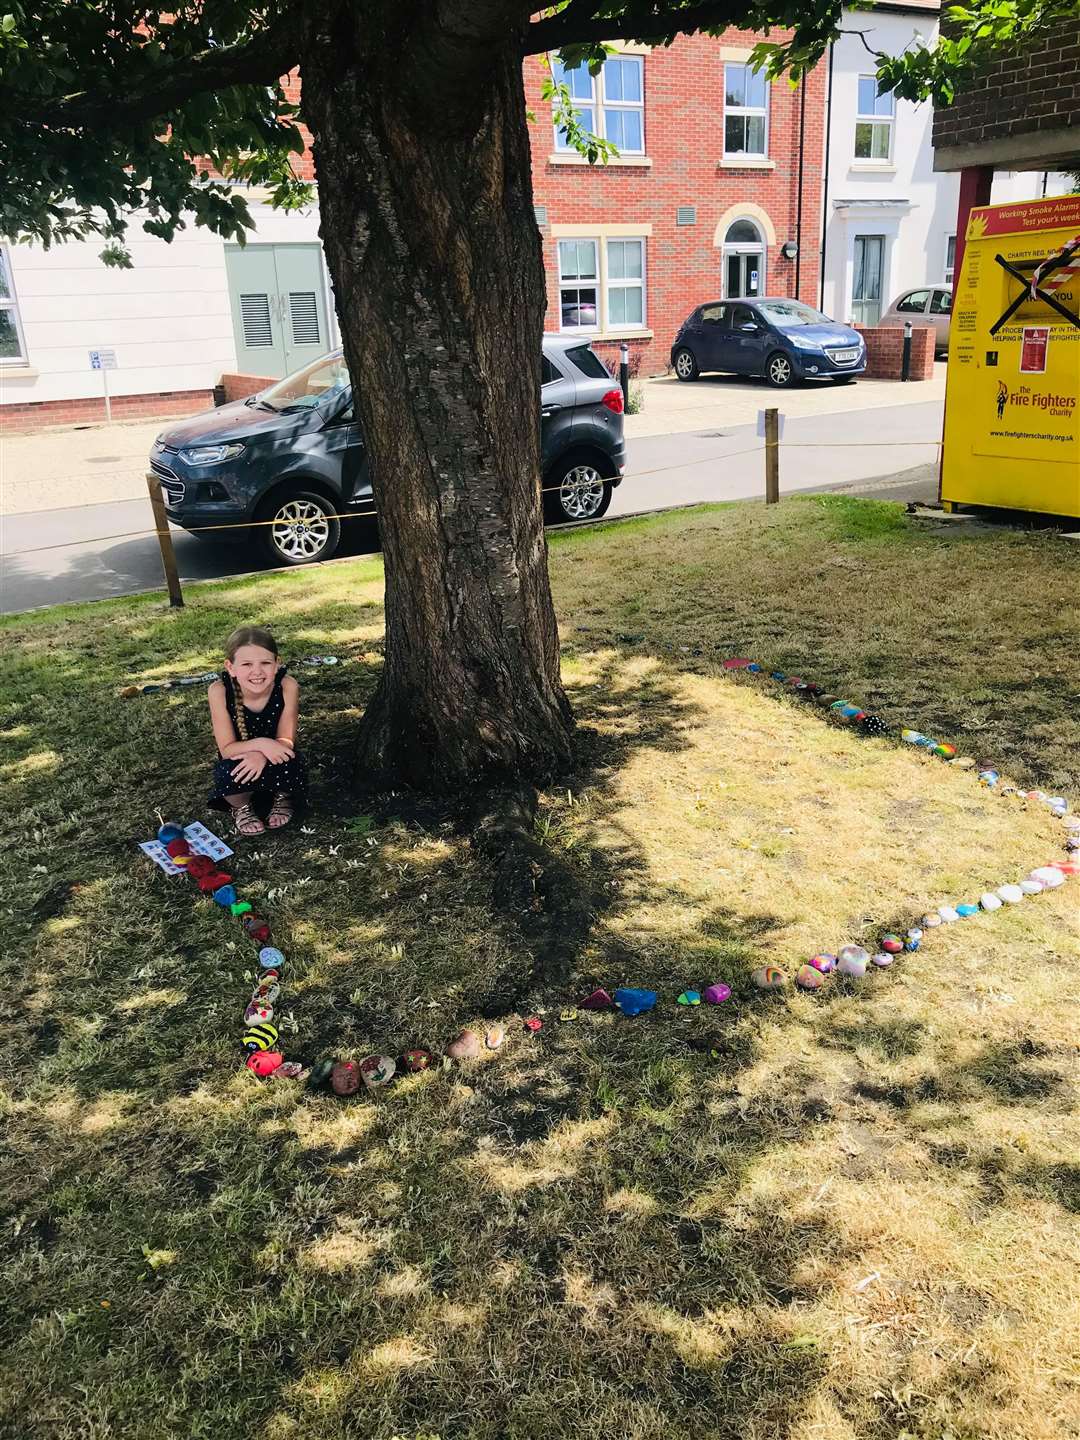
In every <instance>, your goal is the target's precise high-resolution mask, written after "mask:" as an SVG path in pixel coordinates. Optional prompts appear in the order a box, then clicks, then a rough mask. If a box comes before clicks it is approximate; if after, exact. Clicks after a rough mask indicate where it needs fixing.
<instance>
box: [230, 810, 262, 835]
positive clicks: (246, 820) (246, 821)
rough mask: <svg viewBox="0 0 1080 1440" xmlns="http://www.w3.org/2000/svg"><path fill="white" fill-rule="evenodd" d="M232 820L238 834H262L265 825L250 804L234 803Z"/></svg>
mask: <svg viewBox="0 0 1080 1440" xmlns="http://www.w3.org/2000/svg"><path fill="white" fill-rule="evenodd" d="M233 822H234V824H235V825H236V833H237V834H238V835H262V834H264V833H265V831H266V826H265V825H264V824H263V822H262V821H261V820H260V819H259V817H258V815H256V814H255V811H254V810H253V809H252V807H251V806H250V805H234V806H233Z"/></svg>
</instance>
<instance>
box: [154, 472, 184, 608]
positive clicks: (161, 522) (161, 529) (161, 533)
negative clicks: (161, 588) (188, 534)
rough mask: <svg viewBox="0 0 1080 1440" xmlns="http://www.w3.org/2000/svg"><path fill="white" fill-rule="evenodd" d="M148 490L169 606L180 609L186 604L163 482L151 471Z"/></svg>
mask: <svg viewBox="0 0 1080 1440" xmlns="http://www.w3.org/2000/svg"><path fill="white" fill-rule="evenodd" d="M146 488H147V489H148V490H149V491H150V508H151V510H153V512H154V529H155V530H156V531H157V539H158V548H159V549H160V550H161V568H162V569H163V570H164V571H165V584H166V585H167V586H168V587H169V604H170V605H171V606H173V608H174V609H175V608H178V607H180V606H181V605H183V603H184V596H183V594H182V592H181V590H180V575H179V573H178V571H177V569H176V552H175V550H174V549H173V543H172V531H171V530H170V529H169V517H168V516H167V515H166V514H165V501H164V500H163V499H162V498H161V481H160V480H159V479H158V477H157V476H156V475H155V474H154V472H153V471H152V470H151V471H150V473H149V474H148V475H147V477H146Z"/></svg>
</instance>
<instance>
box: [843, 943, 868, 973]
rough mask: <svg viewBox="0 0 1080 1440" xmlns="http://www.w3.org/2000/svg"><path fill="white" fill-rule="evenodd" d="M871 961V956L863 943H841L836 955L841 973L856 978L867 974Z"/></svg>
mask: <svg viewBox="0 0 1080 1440" xmlns="http://www.w3.org/2000/svg"><path fill="white" fill-rule="evenodd" d="M869 963H870V956H869V954H868V953H867V952H866V951H865V950H864V949H863V947H862V946H861V945H841V947H840V950H839V953H838V954H837V956H836V968H837V970H838V971H839V972H840V974H841V975H850V976H853V977H855V978H856V979H858V978H859V977H861V976H863V975H865V974H866V967H867V965H868V964H869Z"/></svg>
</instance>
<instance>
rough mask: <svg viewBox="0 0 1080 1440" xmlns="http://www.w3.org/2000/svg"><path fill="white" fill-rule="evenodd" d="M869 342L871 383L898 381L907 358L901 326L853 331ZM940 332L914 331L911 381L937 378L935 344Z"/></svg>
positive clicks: (919, 328)
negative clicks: (873, 381)
mask: <svg viewBox="0 0 1080 1440" xmlns="http://www.w3.org/2000/svg"><path fill="white" fill-rule="evenodd" d="M854 328H855V329H856V330H858V332H859V334H860V335H861V336H862V337H863V339H864V340H865V341H866V375H867V378H868V379H870V380H899V379H900V368H901V365H902V363H903V357H904V332H903V329H902V328H900V327H898V326H892V325H882V326H880V327H879V328H875V329H864V327H863V326H862V325H856V326H855V327H854ZM936 334H937V332H936V331H935V330H934V329H933V328H932V327H931V326H929V325H917V326H914V327H913V328H912V331H911V368H910V371H909V374H908V379H909V380H932V379H933V378H934V340H935V337H936Z"/></svg>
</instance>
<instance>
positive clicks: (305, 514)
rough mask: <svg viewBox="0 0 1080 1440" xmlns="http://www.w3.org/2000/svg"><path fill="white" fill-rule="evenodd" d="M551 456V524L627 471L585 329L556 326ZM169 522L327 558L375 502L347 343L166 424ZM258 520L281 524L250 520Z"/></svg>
mask: <svg viewBox="0 0 1080 1440" xmlns="http://www.w3.org/2000/svg"><path fill="white" fill-rule="evenodd" d="M542 367H543V368H542V389H541V392H540V402H541V427H540V443H541V463H542V466H543V477H544V480H543V483H544V491H545V493H544V504H545V511H546V514H547V518H548V519H549V520H551V521H572V520H595V519H596V518H597V517H598V516H600V515H603V514H604V512H605V511H606V510H607V508H608V506H609V505H610V503H611V492H612V487H613V486H615V485H618V484H619V482H620V480H621V479H622V472H623V469H624V466H625V456H626V452H625V448H624V444H623V397H622V391H621V390H620V389H619V387H618V385H616V383H615V382H614V380H613V379H612V377H611V375H610V374H609V372H608V370H607V369H606V367H605V366H604V363H603V361H602V360H601V359H600V358H599V356H597V355H596V354H594V352H593V351H592V350H590V348H589V346H588V343H587V342H582V341H581V340H580V339H578V338H571V337H563V336H558V335H546V336H545V337H544V351H543V361H542ZM150 467H151V470H152V471H153V473H154V474H155V475H156V476H157V477H158V479H159V480H160V481H161V486H162V490H163V491H164V492H165V508H166V510H167V512H168V515H169V519H170V520H172V521H173V522H174V523H175V524H177V525H182V526H184V527H185V528H187V529H192V530H197V528H198V527H199V526H203V525H226V526H229V527H230V528H229V529H227V530H211V531H209V532H207V534H208V538H211V539H217V540H220V539H222V538H229V537H231V538H234V539H239V538H242V539H247V538H249V537H250V538H252V539H254V540H255V541H257V542H258V543H260V544H261V545H263V546H264V547H265V549H266V550H267V551H268V552H269V555H270V557H271V558H272V559H273V561H274V562H275V563H276V564H278V565H306V564H308V563H310V562H311V561H313V560H327V559H329V557H330V556H331V555H333V554H334V552H335V550H336V549H337V548H338V543H339V541H340V539H341V522H340V520H337V519H335V518H334V517H335V516H336V515H338V514H348V512H349V511H350V510H357V511H361V512H369V513H370V511H371V509H372V493H371V483H370V480H369V477H368V463H367V455H366V452H365V449H364V438H363V436H362V434H361V433H360V427H359V425H358V424H357V422H356V420H355V418H354V415H353V403H352V386H351V384H350V382H349V373H348V370H347V369H346V366H345V361H344V359H343V358H342V354H341V352H340V350H339V351H336V352H334V353H333V354H331V355H326V356H323V358H322V359H320V360H316V361H315V362H314V363H312V364H310V365H307V366H305V368H304V369H303V370H298V371H297V372H296V373H295V374H294V375H289V376H287V377H286V378H285V379H284V380H279V381H277V382H276V383H275V384H273V385H270V386H269V387H268V388H267V389H266V390H263V391H261V392H260V393H259V394H258V395H252V396H251V397H250V398H249V399H247V400H240V401H237V402H235V403H234V404H232V405H225V406H222V407H221V408H220V409H218V410H210V411H206V412H205V413H204V414H202V415H194V416H192V418H191V419H190V420H182V421H181V422H180V423H179V424H177V425H174V426H173V427H172V428H171V429H169V430H163V431H162V433H161V434H160V435H159V436H158V438H157V439H156V440H155V442H154V447H153V449H152V450H151V452H150ZM253 520H262V521H272V522H273V523H272V524H263V525H259V526H258V527H256V528H252V526H251V522H252V521H253Z"/></svg>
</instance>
